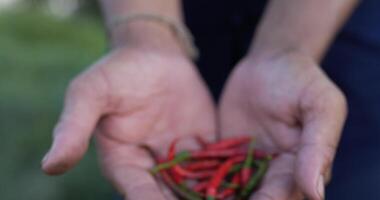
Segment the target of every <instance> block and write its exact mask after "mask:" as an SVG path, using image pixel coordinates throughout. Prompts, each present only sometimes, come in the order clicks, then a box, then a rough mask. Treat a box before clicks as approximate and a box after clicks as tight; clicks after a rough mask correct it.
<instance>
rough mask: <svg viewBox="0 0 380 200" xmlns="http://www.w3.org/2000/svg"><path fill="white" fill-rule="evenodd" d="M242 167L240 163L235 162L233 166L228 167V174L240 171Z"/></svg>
mask: <svg viewBox="0 0 380 200" xmlns="http://www.w3.org/2000/svg"><path fill="white" fill-rule="evenodd" d="M242 167H243V165H242V164H235V165H234V166H232V167H231V169H230V171H229V172H228V173H229V174H234V173H236V172H238V171H240V170H241V168H242Z"/></svg>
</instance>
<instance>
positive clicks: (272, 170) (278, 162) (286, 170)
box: [251, 154, 302, 200]
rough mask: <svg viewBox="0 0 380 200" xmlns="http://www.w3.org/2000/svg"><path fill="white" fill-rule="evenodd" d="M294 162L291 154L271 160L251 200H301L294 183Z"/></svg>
mask: <svg viewBox="0 0 380 200" xmlns="http://www.w3.org/2000/svg"><path fill="white" fill-rule="evenodd" d="M294 161H295V156H294V155H291V154H281V155H280V156H279V157H277V158H276V159H275V160H273V161H272V162H271V163H270V167H269V169H268V172H267V174H266V175H265V177H264V180H263V182H262V184H261V186H260V188H259V190H258V191H257V192H255V193H254V195H253V196H252V198H251V200H298V199H300V200H301V199H302V196H301V194H300V191H299V190H298V188H296V186H295V182H294Z"/></svg>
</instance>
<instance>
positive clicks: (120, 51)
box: [42, 0, 355, 200]
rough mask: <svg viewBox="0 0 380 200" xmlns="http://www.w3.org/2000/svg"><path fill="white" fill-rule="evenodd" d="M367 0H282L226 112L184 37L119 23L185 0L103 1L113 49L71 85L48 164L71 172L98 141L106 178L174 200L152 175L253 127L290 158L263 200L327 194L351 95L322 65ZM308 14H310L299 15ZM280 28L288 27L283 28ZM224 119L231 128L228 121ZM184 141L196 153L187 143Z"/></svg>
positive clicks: (280, 161)
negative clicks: (163, 160)
mask: <svg viewBox="0 0 380 200" xmlns="http://www.w3.org/2000/svg"><path fill="white" fill-rule="evenodd" d="M354 2H355V1H353V0H352V1H351V0H349V1H343V0H340V1H334V2H333V1H329V0H307V1H305V0H272V1H271V3H270V5H269V7H268V9H267V11H266V14H265V16H264V18H263V20H262V23H261V25H260V27H259V30H258V32H257V36H256V37H255V39H254V45H252V48H251V50H250V52H249V53H248V55H247V56H246V57H245V58H244V59H243V60H242V61H241V62H240V64H239V65H238V66H236V67H235V70H234V72H233V73H232V74H231V76H230V78H229V81H228V84H227V85H226V88H225V90H224V93H223V98H222V101H221V104H220V105H219V112H218V116H217V117H216V115H215V107H214V105H213V103H212V101H211V99H210V96H209V93H208V91H207V90H206V87H205V85H204V83H203V81H202V80H201V79H200V77H199V74H198V72H197V71H196V69H195V67H194V66H193V64H192V63H191V62H190V61H189V59H188V58H187V57H186V56H185V55H184V52H183V50H182V48H181V47H180V45H179V44H178V40H177V38H176V36H175V35H174V34H173V33H172V32H171V31H170V30H169V29H168V28H167V27H166V26H163V25H161V24H158V23H155V22H148V21H134V22H131V23H128V24H122V25H119V26H117V27H114V26H112V23H111V21H112V19H113V17H115V16H120V15H124V13H153V14H157V15H164V16H168V17H171V18H172V19H175V20H178V21H181V11H180V3H179V2H178V1H177V0H156V1H155V2H154V3H152V2H151V1H148V0H124V1H120V0H103V1H101V3H102V5H103V10H104V13H105V18H106V21H107V26H108V29H109V36H110V43H111V46H112V50H111V51H110V53H108V54H107V55H105V56H104V57H103V58H101V59H100V60H99V61H98V62H96V63H95V64H94V65H92V66H90V67H89V68H88V69H87V70H86V71H84V72H83V73H81V74H80V75H79V76H78V77H76V78H75V79H74V80H73V81H72V83H71V84H70V86H69V88H68V90H67V94H66V99H65V105H64V109H63V113H62V115H61V118H60V120H59V122H58V123H57V126H56V128H55V130H54V134H53V136H54V137H53V143H52V146H51V149H50V150H49V152H48V153H47V154H46V156H45V157H44V159H43V161H42V169H43V170H44V171H45V172H46V173H47V174H50V175H57V174H62V173H64V172H66V171H67V170H69V169H71V168H72V167H73V166H74V165H75V164H77V163H78V162H79V160H80V159H81V158H82V157H83V155H84V154H85V152H86V150H87V147H88V143H89V140H90V138H91V137H92V136H95V138H96V143H97V146H98V151H99V157H100V163H101V166H102V169H103V171H104V174H105V175H106V177H107V178H108V179H109V180H110V182H111V183H113V184H114V186H115V187H116V188H117V189H118V191H119V192H120V193H121V194H128V199H132V200H138V199H174V197H173V196H172V195H171V194H170V193H169V192H168V190H167V189H166V188H165V187H162V186H161V185H160V184H159V183H157V182H156V181H155V180H154V179H153V177H152V176H151V175H150V174H149V173H148V172H147V169H149V168H150V167H152V166H153V159H152V158H151V157H150V155H149V154H148V153H147V152H146V151H144V149H142V148H141V147H140V145H142V144H144V145H148V146H150V147H151V148H153V149H154V150H155V151H157V152H159V154H161V155H162V154H164V153H165V152H166V151H167V148H168V147H167V146H168V145H167V144H168V142H169V141H171V140H173V139H174V138H177V137H185V138H186V137H187V136H191V135H194V134H199V133H200V134H202V136H205V137H207V138H209V139H213V138H214V136H215V135H214V133H215V132H219V131H217V128H220V131H221V133H222V137H232V136H236V135H238V134H242V133H253V134H254V135H255V136H256V137H257V141H258V145H259V146H260V147H261V148H263V149H265V150H268V151H271V152H276V153H279V157H278V158H277V159H276V160H274V161H273V162H272V163H271V166H270V169H269V171H268V174H267V175H266V177H265V180H264V182H263V185H262V187H261V188H260V190H259V192H258V193H256V194H255V196H253V197H252V199H254V200H262V199H272V200H288V199H289V200H290V199H291V200H293V199H302V198H303V196H304V195H306V196H307V197H309V198H310V199H316V200H319V199H323V195H324V192H323V187H324V182H325V181H324V180H326V177H327V175H326V174H328V171H329V168H330V167H331V162H332V160H333V157H334V153H335V149H336V146H337V143H338V141H339V137H340V133H341V128H342V125H343V123H344V119H345V116H346V102H345V98H344V96H343V94H342V93H341V92H340V90H339V89H338V88H337V87H336V86H335V85H334V84H333V83H332V82H331V81H330V80H329V79H328V78H327V77H326V75H325V74H324V73H323V72H322V71H321V70H320V68H319V66H318V60H319V58H320V57H322V56H323V53H324V51H325V49H326V48H327V46H328V44H329V42H330V41H331V39H332V37H333V36H334V34H335V32H336V31H337V30H338V28H339V26H340V24H341V23H342V22H343V21H344V20H345V19H346V17H347V16H348V15H349V13H350V11H351V10H352V8H353V7H354ZM299 16H303V17H299ZM273 27H276V28H275V29H276V31H273V29H274V28H273ZM216 118H217V119H218V120H219V122H218V124H220V127H216V124H217V122H216ZM179 146H180V148H196V146H195V145H194V144H193V143H192V140H191V139H185V140H184V142H181V144H180V145H179Z"/></svg>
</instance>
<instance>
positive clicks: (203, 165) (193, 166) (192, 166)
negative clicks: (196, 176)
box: [185, 160, 220, 171]
mask: <svg viewBox="0 0 380 200" xmlns="http://www.w3.org/2000/svg"><path fill="white" fill-rule="evenodd" d="M219 164H220V161H219V160H201V161H198V162H194V163H189V164H188V165H186V167H185V168H186V169H187V170H194V171H196V170H203V169H211V168H215V167H217V166H218V165H219Z"/></svg>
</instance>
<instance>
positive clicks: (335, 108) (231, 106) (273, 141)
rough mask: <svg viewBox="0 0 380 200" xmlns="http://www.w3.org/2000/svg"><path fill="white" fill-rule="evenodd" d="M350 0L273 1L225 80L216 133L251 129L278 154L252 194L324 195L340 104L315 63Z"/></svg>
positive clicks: (279, 198)
mask: <svg viewBox="0 0 380 200" xmlns="http://www.w3.org/2000/svg"><path fill="white" fill-rule="evenodd" d="M356 2H357V1H356V0H344V1H343V0H335V1H330V0H272V1H271V2H270V3H269V5H268V8H267V10H266V12H265V14H264V16H263V19H262V21H261V23H260V25H259V27H258V30H257V33H256V37H255V38H254V41H253V44H252V46H251V49H250V51H249V53H248V55H247V56H246V57H245V58H244V59H243V60H242V61H241V62H240V63H239V64H238V66H237V67H236V68H235V69H234V72H233V74H232V75H231V77H230V78H229V81H228V83H227V85H226V88H225V90H224V93H223V98H222V101H221V104H220V115H221V117H220V118H221V126H222V134H223V135H224V136H225V135H227V134H239V133H251V134H253V135H255V136H256V137H257V140H258V141H259V142H260V144H258V145H260V146H262V148H264V149H266V150H268V151H273V152H276V153H278V154H279V155H280V156H279V157H278V158H277V159H275V160H274V161H273V163H272V164H271V167H270V169H269V170H268V173H267V175H266V178H265V179H264V181H263V183H262V187H261V188H260V190H259V191H258V192H257V193H256V194H255V196H254V198H253V199H255V200H261V199H268V196H269V197H270V198H271V199H276V200H287V199H295V200H301V199H304V198H303V196H306V197H307V198H308V199H313V200H322V199H324V184H325V183H326V182H327V181H328V179H329V171H330V170H331V166H332V162H333V159H334V156H335V151H336V148H337V145H338V142H339V139H340V135H341V131H342V127H343V124H344V121H345V117H346V112H347V111H346V110H347V108H346V101H345V97H344V95H343V93H342V92H341V91H340V90H339V88H337V87H336V86H335V84H334V83H333V82H332V81H331V80H329V78H328V77H327V76H326V75H325V73H324V72H323V71H322V70H321V69H320V68H319V65H318V62H319V61H320V59H321V58H322V57H323V54H324V53H325V51H326V49H327V48H328V45H329V44H330V42H331V40H332V39H333V37H334V36H335V34H336V32H337V31H338V30H339V28H340V27H341V25H342V24H343V22H344V21H345V20H346V19H347V17H348V16H349V15H350V13H351V12H352V10H353V8H354V7H355V5H356Z"/></svg>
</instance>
